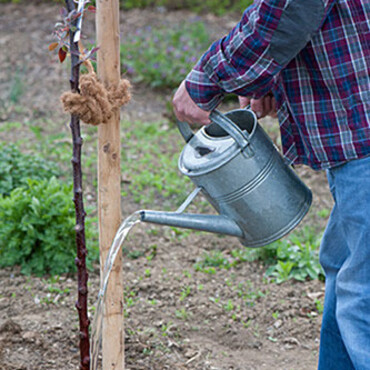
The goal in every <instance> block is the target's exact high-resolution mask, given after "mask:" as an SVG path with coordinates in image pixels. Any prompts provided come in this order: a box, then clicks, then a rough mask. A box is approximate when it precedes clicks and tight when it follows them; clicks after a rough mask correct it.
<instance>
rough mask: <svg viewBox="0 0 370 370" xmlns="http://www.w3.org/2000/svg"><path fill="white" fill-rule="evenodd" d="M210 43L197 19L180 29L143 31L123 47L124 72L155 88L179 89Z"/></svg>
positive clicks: (203, 27)
mask: <svg viewBox="0 0 370 370" xmlns="http://www.w3.org/2000/svg"><path fill="white" fill-rule="evenodd" d="M209 43H210V39H209V36H208V33H207V31H206V28H205V26H204V24H203V23H201V22H199V21H196V20H195V18H194V19H193V20H191V21H189V22H187V23H182V24H180V25H179V26H178V27H176V29H174V28H169V27H166V26H162V27H160V28H151V27H150V26H148V27H146V28H140V29H138V30H136V32H135V34H134V35H132V36H131V37H128V38H126V39H125V40H124V42H123V44H122V45H121V57H122V60H123V61H124V65H123V71H124V72H126V73H127V74H128V75H132V76H133V81H135V82H143V83H145V84H147V85H149V86H151V87H159V88H175V87H177V86H178V85H179V84H180V82H181V81H182V80H183V79H184V78H185V77H186V75H187V74H188V73H189V71H190V69H191V68H192V67H193V65H194V64H195V62H196V61H197V60H198V58H199V56H200V55H201V54H202V53H203V52H204V51H205V50H206V48H207V47H208V46H209Z"/></svg>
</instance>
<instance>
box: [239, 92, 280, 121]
mask: <svg viewBox="0 0 370 370" xmlns="http://www.w3.org/2000/svg"><path fill="white" fill-rule="evenodd" d="M239 104H240V108H245V107H246V106H247V105H249V104H250V106H251V109H252V111H253V112H255V113H256V115H257V117H258V118H263V117H266V116H271V117H273V118H276V117H277V114H276V101H275V98H274V97H273V96H272V95H271V94H268V95H265V96H264V97H263V98H260V99H251V98H246V97H244V96H239Z"/></svg>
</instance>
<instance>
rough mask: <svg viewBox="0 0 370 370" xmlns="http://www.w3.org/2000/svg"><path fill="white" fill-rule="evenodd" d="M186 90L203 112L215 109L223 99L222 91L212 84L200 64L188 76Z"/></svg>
mask: <svg viewBox="0 0 370 370" xmlns="http://www.w3.org/2000/svg"><path fill="white" fill-rule="evenodd" d="M185 86H186V90H187V91H188V93H189V95H190V97H191V99H192V100H193V101H194V102H195V103H196V104H197V105H198V106H199V108H201V109H203V110H205V111H211V110H213V109H215V108H216V107H217V106H218V105H219V104H220V103H221V101H222V99H223V97H224V93H225V92H224V91H223V90H222V88H221V87H220V86H218V85H217V84H216V83H214V82H212V81H211V80H210V79H209V77H208V75H207V74H206V73H205V72H204V70H203V68H202V66H201V65H200V63H198V64H197V65H196V66H195V68H194V69H193V70H192V71H191V72H190V73H189V74H188V76H187V77H186V80H185Z"/></svg>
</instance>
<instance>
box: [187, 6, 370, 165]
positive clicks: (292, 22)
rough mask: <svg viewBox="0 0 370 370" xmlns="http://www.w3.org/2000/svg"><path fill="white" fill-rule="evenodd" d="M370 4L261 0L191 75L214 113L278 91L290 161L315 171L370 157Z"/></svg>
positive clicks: (197, 97) (194, 94)
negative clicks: (236, 98)
mask: <svg viewBox="0 0 370 370" xmlns="http://www.w3.org/2000/svg"><path fill="white" fill-rule="evenodd" d="M369 14H370V2H369V0H310V1H303V0H256V1H255V2H254V4H253V5H252V6H250V7H249V8H248V9H247V10H246V11H245V12H244V14H243V17H242V19H241V21H240V22H239V23H238V24H237V26H236V27H235V28H234V29H233V30H232V31H231V32H230V33H229V34H228V35H227V36H225V37H224V38H222V39H221V40H219V41H217V42H215V43H214V44H212V45H211V47H210V48H209V50H208V51H207V52H206V53H205V54H204V55H203V56H202V58H201V59H200V60H199V62H198V63H197V65H196V66H195V67H194V69H193V70H192V71H191V72H190V74H189V75H188V77H187V78H186V88H187V90H188V92H189V94H190V96H191V98H192V99H193V100H194V101H195V102H196V103H197V104H198V105H199V107H201V108H202V109H204V110H212V109H214V108H215V107H216V106H217V105H218V104H219V103H220V101H221V100H222V98H223V96H224V95H225V94H226V93H234V94H237V95H241V96H250V97H254V98H259V97H262V96H264V95H266V94H267V93H268V92H270V91H271V92H272V93H273V94H274V96H275V99H276V102H277V108H278V117H279V123H280V131H281V138H282V146H283V151H284V154H285V157H286V158H287V159H288V160H289V162H290V163H296V164H302V163H303V164H307V165H309V166H311V167H312V168H314V169H325V168H330V167H333V166H337V165H339V164H341V163H344V162H346V161H348V160H352V159H357V158H362V157H365V156H367V155H370V109H369V108H370V78H369V69H370V52H369V49H370V30H369V25H370V19H369Z"/></svg>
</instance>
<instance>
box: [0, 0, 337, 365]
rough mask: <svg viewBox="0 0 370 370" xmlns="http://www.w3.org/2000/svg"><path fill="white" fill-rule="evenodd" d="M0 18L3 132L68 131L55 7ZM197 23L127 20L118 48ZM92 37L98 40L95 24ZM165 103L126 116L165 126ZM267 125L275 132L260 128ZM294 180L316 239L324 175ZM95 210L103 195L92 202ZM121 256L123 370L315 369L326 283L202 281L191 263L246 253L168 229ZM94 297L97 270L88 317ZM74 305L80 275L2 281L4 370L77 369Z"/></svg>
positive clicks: (148, 232)
mask: <svg viewBox="0 0 370 370" xmlns="http://www.w3.org/2000/svg"><path fill="white" fill-rule="evenodd" d="M0 8H1V11H0V49H1V53H0V65H1V68H0V103H1V104H0V127H1V125H3V124H4V123H8V122H15V121H16V122H20V123H22V124H25V125H27V124H29V123H30V122H33V121H35V122H36V121H38V122H40V121H42V122H44V125H45V126H46V128H47V127H48V126H50V127H54V128H55V126H56V125H55V123H56V122H57V123H58V122H62V123H60V130H68V127H67V122H68V117H66V116H65V115H64V114H63V112H62V110H61V107H60V104H59V96H60V95H61V93H62V92H63V91H65V90H68V89H69V84H68V73H69V72H68V69H67V68H66V67H65V66H60V65H59V64H58V62H57V58H56V55H55V54H51V53H49V52H48V44H49V43H51V42H52V41H53V39H52V35H51V33H52V29H53V25H54V23H55V22H57V21H58V7H57V6H51V5H49V4H48V3H47V2H37V3H34V2H31V3H30V2H27V4H26V5H17V4H1V5H0ZM190 15H191V14H190V13H187V12H166V11H165V10H163V9H156V10H151V11H149V10H145V11H141V12H140V11H137V10H135V11H130V12H126V13H123V12H122V13H121V27H122V37H124V36H125V34H126V33H128V32H132V30H134V29H136V28H138V27H144V26H148V25H152V26H153V25H156V24H161V22H162V21H163V20H164V19H166V21H167V22H170V24H172V25H173V26H174V27H175V26H176V24H177V22H179V21H180V20H184V21H186V20H187V19H188V18H189V16H190ZM201 18H202V19H203V20H204V21H205V22H206V24H207V25H208V27H209V29H210V31H211V32H212V34H213V35H214V36H215V37H217V35H218V36H221V35H223V34H225V33H226V32H227V31H228V30H229V29H230V28H231V27H232V25H233V24H234V23H235V22H236V21H237V16H235V15H228V16H226V17H223V18H217V17H215V16H211V15H204V16H201ZM85 29H86V30H87V33H88V34H91V35H93V34H94V27H93V22H92V19H90V20H88V21H86V23H85ZM91 37H92V36H91ZM14 76H15V77H14ZM16 83H18V84H19V86H21V90H22V91H21V93H19V94H20V100H19V101H18V102H17V103H16V104H15V103H14V102H13V103H11V102H9V100H10V99H9V91H11V90H12V89H13V90H12V91H14V86H15V85H14V84H16ZM169 96H170V94H169V93H163V94H162V93H158V92H153V91H151V90H149V89H146V88H144V87H140V86H135V88H134V93H133V101H132V103H131V104H129V105H128V106H127V108H125V109H124V110H123V111H122V117H123V118H125V119H129V120H132V121H135V120H142V121H144V120H145V121H150V120H153V121H158V120H166V118H164V116H165V115H166V112H167V110H166V104H167V101H168V99H169ZM13 100H14V101H15V100H16V99H13ZM226 108H227V107H226ZM58 124H59V123H58ZM262 124H263V125H266V126H269V125H276V124H277V123H276V122H275V121H269V120H263V121H262ZM27 135H30V130H24V131H22V130H18V131H16V132H15V131H14V132H12V131H3V132H1V131H0V140H5V141H7V142H12V141H15V140H18V139H20V138H26V139H28V137H27ZM29 140H34V137H31V136H30V137H29ZM125 145H129V143H126V144H125ZM67 165H69V164H67ZM298 171H299V173H300V176H301V177H302V178H303V180H304V181H305V182H306V183H307V184H308V185H309V186H310V187H311V189H312V190H313V193H314V204H313V207H312V209H311V211H310V214H309V215H308V216H307V217H306V219H305V221H304V225H310V224H312V225H320V228H319V229H320V230H318V232H320V231H321V230H322V229H323V227H324V224H325V222H326V220H325V219H323V218H320V217H318V216H317V213H318V211H319V210H320V209H328V208H330V207H331V198H330V195H329V193H328V190H327V185H326V180H325V176H324V174H323V173H314V172H312V171H310V170H309V169H307V168H300V169H298ZM95 200H96V194H93V195H92V196H91V197H90V198H89V199H88V201H90V202H94V201H95ZM122 207H123V212H124V214H125V215H126V216H127V215H129V214H130V213H131V212H134V211H135V210H137V208H138V204H135V203H134V202H132V201H131V200H130V199H124V200H123V204H122ZM125 248H126V251H128V254H130V253H131V256H133V255H136V256H141V257H140V258H136V259H134V258H128V257H126V258H125V259H124V278H125V328H126V338H125V356H126V369H131V370H141V369H143V370H144V369H153V370H154V369H158V370H161V369H171V370H176V369H194V370H195V369H199V370H203V369H209V370H211V369H213V370H216V369H220V370H221V369H222V370H224V369H225V370H226V369H241V370H252V369H253V370H254V369H255V370H262V369H268V370H270V369H274V370H279V369H286V370H310V369H315V368H316V365H317V358H318V348H319V335H320V322H321V305H320V302H321V303H322V302H323V296H324V285H323V282H321V281H307V282H295V281H289V282H286V283H283V284H280V285H277V284H274V283H271V282H270V281H269V280H268V279H267V278H266V277H265V274H264V273H265V271H266V266H264V265H263V264H261V263H260V262H250V263H240V264H238V265H236V266H235V267H232V268H230V269H216V270H217V271H216V273H215V274H212V273H205V272H201V271H196V269H194V264H196V262H197V261H199V260H200V259H201V258H202V256H203V255H204V253H206V252H210V251H212V250H215V249H217V250H220V251H221V253H222V256H224V257H225V258H229V256H230V251H231V250H235V249H238V248H242V247H241V246H240V244H239V243H238V241H237V240H236V239H233V238H229V237H221V236H217V235H210V234H206V233H189V234H188V235H187V236H186V237H184V236H183V235H177V233H176V231H175V230H173V229H170V228H165V227H162V228H160V227H154V226H149V225H142V224H139V225H138V226H136V227H135V228H134V229H133V231H132V232H131V234H130V237H129V239H128V241H127V243H126V246H125ZM98 287H99V268H98V266H95V270H94V271H92V272H91V273H90V280H89V289H90V292H89V306H90V315H93V312H94V304H95V301H96V297H97V293H98ZM75 301H76V279H75V277H74V276H61V277H59V278H51V277H45V278H37V277H27V276H24V275H22V274H20V272H19V270H18V269H17V268H13V269H3V270H0V369H2V370H16V369H19V370H20V369H24V370H26V369H27V370H28V369H32V370H38V369H40V370H41V369H48V370H50V369H58V370H67V369H77V368H78V363H79V352H78V317H77V312H76V309H75V308H74V303H75Z"/></svg>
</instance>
